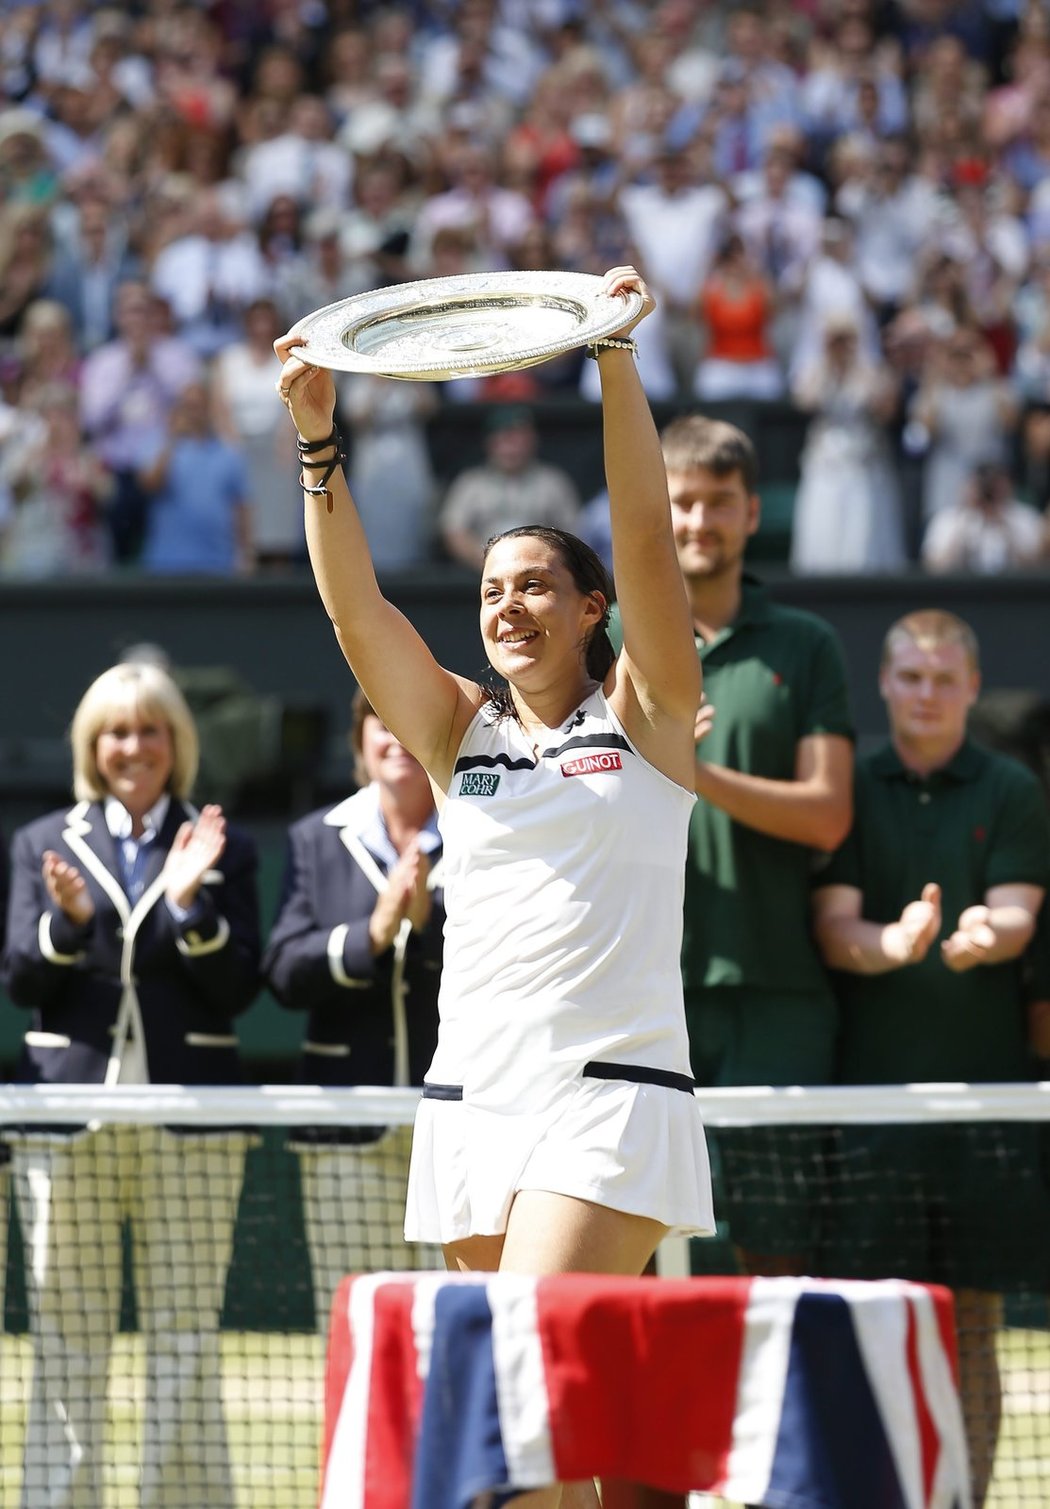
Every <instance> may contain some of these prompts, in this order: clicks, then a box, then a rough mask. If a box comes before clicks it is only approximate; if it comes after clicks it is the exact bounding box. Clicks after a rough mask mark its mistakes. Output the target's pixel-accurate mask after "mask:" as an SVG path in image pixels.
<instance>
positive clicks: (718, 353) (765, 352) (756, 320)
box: [693, 234, 784, 403]
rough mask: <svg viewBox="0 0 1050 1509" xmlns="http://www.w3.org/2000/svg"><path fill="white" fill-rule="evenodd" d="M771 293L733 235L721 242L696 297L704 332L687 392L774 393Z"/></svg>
mask: <svg viewBox="0 0 1050 1509" xmlns="http://www.w3.org/2000/svg"><path fill="white" fill-rule="evenodd" d="M774 313H775V296H774V293H773V290H772V288H771V287H770V285H769V284H768V283H767V281H766V279H765V278H764V277H763V276H762V274H761V273H760V272H759V270H758V269H757V268H756V267H755V265H754V263H753V262H752V260H751V258H750V257H749V256H748V254H747V249H746V248H745V246H744V243H743V241H742V240H741V238H740V237H739V236H738V235H735V234H734V235H731V236H729V237H728V238H727V240H726V241H725V243H724V244H723V246H722V248H721V250H720V252H719V254H718V256H717V258H716V259H715V264H714V266H713V267H712V269H711V272H710V274H709V275H708V277H707V279H706V280H705V282H704V284H703V286H702V288H701V289H700V292H699V294H698V296H697V301H696V317H697V319H698V320H699V321H700V323H701V325H702V326H703V327H704V329H705V330H706V333H707V349H706V351H705V353H704V355H703V357H702V358H701V360H700V361H699V363H698V364H697V368H696V376H695V378H694V381H693V391H694V393H695V394H696V397H697V398H700V399H702V400H704V401H705V402H708V403H710V402H717V401H718V400H719V399H726V398H758V399H763V398H779V397H780V396H781V395H782V393H783V391H784V378H783V374H782V372H781V370H780V363H779V362H778V361H777V359H776V356H775V355H774V352H773V347H772V345H771V343H770V341H769V337H768V330H769V324H770V321H771V320H772V318H773V315H774Z"/></svg>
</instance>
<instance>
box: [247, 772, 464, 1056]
mask: <svg viewBox="0 0 1050 1509" xmlns="http://www.w3.org/2000/svg"><path fill="white" fill-rule="evenodd" d="M377 811H378V802H377V798H376V794H375V791H374V790H373V789H370V788H368V787H365V788H364V789H363V790H361V791H359V792H357V793H355V795H354V796H352V797H350V798H348V799H347V800H346V801H345V802H341V803H340V804H339V805H338V806H337V807H335V808H333V809H332V810H331V811H320V812H313V813H311V814H310V815H309V816H308V817H304V818H302V819H301V820H300V821H299V822H297V823H295V824H293V826H292V828H291V829H290V831H289V843H288V856H287V861H286V865H285V873H284V882H283V885H282V890H281V900H280V905H279V908H278V913H277V919H276V921H275V923H274V927H273V931H272V932H271V934H270V941H269V944H268V946H267V949H266V953H265V955H264V957H263V974H264V975H265V977H266V981H267V984H268V985H269V987H270V989H271V990H272V991H273V994H274V995H275V996H276V998H277V1000H278V1001H279V1002H280V1003H281V1005H282V1006H286V1007H288V1008H289V1009H290V1010H293V1011H307V1012H309V1021H308V1023H307V1028H306V1037H305V1040H304V1042H303V1052H302V1059H301V1063H300V1075H299V1077H300V1081H301V1082H303V1083H307V1084H321V1085H392V1084H397V1083H401V1084H409V1085H420V1084H422V1083H423V1075H424V1073H425V1072H426V1070H427V1069H428V1068H429V1066H430V1060H431V1059H432V1058H433V1056H434V1049H435V1047H436V1045H437V996H438V985H439V982H440V978H441V949H442V930H443V928H444V922H445V912H444V905H443V900H442V893H441V888H440V885H441V864H440V855H439V851H435V853H434V854H432V855H431V856H430V858H431V870H430V875H429V878H428V884H429V885H430V888H431V891H432V894H433V906H432V907H431V912H430V918H429V921H428V922H427V925H426V927H425V929H424V930H423V932H422V933H416V932H414V931H410V930H409V929H408V927H407V925H406V926H404V927H403V928H402V932H401V935H400V937H399V939H398V941H397V942H396V943H395V945H394V946H393V947H391V948H388V949H387V950H386V951H385V952H384V953H383V954H380V955H379V956H378V957H374V956H373V954H372V948H371V944H370V941H369V937H368V919H369V918H370V917H371V915H372V912H373V910H374V909H375V904H376V898H377V896H378V894H379V890H380V889H381V888H383V887H385V885H386V867H385V865H384V863H383V861H382V859H381V858H378V857H377V856H376V855H375V854H373V853H372V851H371V850H370V849H368V848H367V847H366V845H365V844H364V843H363V842H362V835H364V834H366V833H367V831H368V829H369V827H370V826H372V825H373V824H374V823H375V822H376V821H377V820H378V819H377Z"/></svg>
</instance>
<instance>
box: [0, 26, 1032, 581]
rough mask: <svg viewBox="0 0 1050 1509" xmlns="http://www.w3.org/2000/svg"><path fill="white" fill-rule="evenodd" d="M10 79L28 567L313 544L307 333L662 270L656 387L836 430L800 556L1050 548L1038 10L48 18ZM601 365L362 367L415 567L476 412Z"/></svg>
mask: <svg viewBox="0 0 1050 1509" xmlns="http://www.w3.org/2000/svg"><path fill="white" fill-rule="evenodd" d="M0 89H2V91H3V96H2V97H3V107H2V109H0V568H2V570H3V571H4V572H5V573H6V574H8V575H12V576H23V577H25V576H38V577H39V576H46V575H55V574H64V573H71V572H79V573H85V572H97V571H100V570H105V569H108V568H111V567H113V566H121V567H135V568H140V569H144V570H148V571H153V572H164V571H167V572H174V571H178V572H188V571H205V572H209V573H216V572H218V573H232V572H249V571H254V570H276V569H287V568H288V567H289V566H294V565H295V564H296V563H297V562H299V561H301V559H302V552H303V543H302V535H301V523H300V522H299V495H298V488H297V485H296V482H295V477H296V466H295V457H294V454H293V452H292V448H291V446H290V444H286V443H285V442H286V440H287V436H286V434H285V429H286V427H284V426H282V425H281V424H280V423H279V418H280V416H278V415H277V412H276V405H277V399H276V397H275V395H274V394H273V391H272V389H273V376H274V374H275V371H276V367H275V364H274V363H273V361H272V357H271V355H270V351H269V344H270V342H271V340H272V337H273V333H274V332H275V331H277V330H279V329H280V328H282V327H287V325H289V324H290V323H291V322H292V321H294V320H296V319H298V318H299V317H301V316H302V315H304V314H306V313H308V312H309V311H310V310H312V309H314V308H317V307H319V306H321V305H323V304H326V303H330V302H332V301H334V300H336V299H339V298H343V297H346V296H348V295H351V294H353V293H356V292H360V291H364V290H366V289H370V288H374V287H377V286H379V285H382V284H387V283H392V282H397V281H402V280H405V279H412V278H419V277H431V276H442V275H447V274H456V273H466V272H471V271H484V270H491V269H502V268H516V269H529V268H564V269H575V270H580V271H585V272H592V273H600V272H603V271H604V270H605V269H606V268H607V267H609V266H612V265H615V264H618V263H621V262H624V261H633V262H635V263H636V264H637V265H638V266H639V267H640V268H641V269H642V271H643V273H644V275H645V276H646V278H647V279H648V281H649V282H650V284H651V286H652V287H653V289H654V291H655V293H656V294H657V298H658V301H659V310H658V313H657V315H656V316H654V317H653V318H651V319H649V320H647V321H646V322H645V324H644V325H643V326H642V327H641V330H640V343H641V350H640V354H639V360H640V363H641V370H642V373H643V377H644V381H645V384H646V389H647V392H648V394H649V396H650V398H651V399H652V400H654V401H658V400H661V401H672V402H677V403H680V404H681V405H682V406H686V405H700V406H704V407H707V406H710V405H711V404H716V403H718V402H725V401H734V400H744V401H748V402H756V403H767V402H781V401H784V400H788V401H791V402H794V403H795V404H796V405H797V406H798V407H799V409H800V410H801V411H803V412H805V413H807V414H809V415H810V416H811V418H810V420H809V431H808V439H807V443H806V446H805V450H804V453H803V457H802V465H801V471H802V478H801V488H800V493H799V508H798V511H797V515H796V523H797V529H796V535H795V539H794V541H793V546H792V554H791V561H792V565H793V567H794V569H795V570H797V571H800V572H805V571H826V570H831V571H841V570H852V571H875V570H884V571H885V570H895V569H900V568H901V567H905V566H908V565H909V564H911V563H914V562H921V563H922V565H924V566H925V567H926V568H927V569H929V570H931V571H932V570H943V569H949V570H960V569H961V570H974V571H996V570H1001V569H1004V568H1009V567H1016V566H1021V565H1028V564H1031V563H1033V562H1035V561H1038V560H1040V559H1044V560H1045V559H1046V558H1047V552H1048V546H1047V530H1046V525H1045V521H1044V519H1043V511H1044V509H1045V506H1046V503H1047V499H1048V496H1050V7H1048V6H1047V5H1046V4H1045V3H1042V0H794V3H786V0H777V3H775V4H774V3H770V0H764V3H763V0H746V3H743V4H740V5H732V4H721V3H713V0H591V3H588V4H583V3H581V0H431V3H424V0H405V3H403V4H400V5H398V4H389V5H387V4H372V3H369V0H356V3H355V0H270V3H267V4H255V3H252V4H249V3H247V0H198V3H187V0H137V3H132V4H129V5H124V6H121V7H119V8H118V7H116V6H114V5H93V4H91V3H90V0H48V3H24V4H12V5H9V6H6V7H5V8H4V9H3V11H2V13H0ZM587 368H588V364H586V363H585V362H584V360H583V358H582V355H581V354H580V353H578V352H576V353H570V354H569V355H568V356H566V357H565V358H562V359H558V360H555V361H552V362H549V363H547V364H545V365H543V366H541V367H537V368H533V369H529V370H528V371H526V372H517V373H511V374H503V375H500V376H498V377H495V378H491V379H486V380H482V381H459V382H454V383H446V384H444V385H440V387H439V388H438V390H436V391H435V390H434V389H433V388H430V387H428V386H427V385H412V387H413V390H414V391H412V392H411V393H406V392H404V391H393V389H395V388H396V389H398V390H400V389H401V387H402V385H391V384H388V383H378V384H377V383H375V382H374V381H372V380H364V381H362V382H359V383H358V382H356V381H350V380H348V381H347V382H346V383H345V385H344V389H343V392H342V395H341V411H342V417H343V420H344V425H345V428H346V429H347V431H348V434H349V438H350V442H351V466H352V468H353V469H354V470H353V475H354V476H356V478H357V480H358V482H359V485H360V487H361V489H362V503H363V513H364V516H365V518H366V522H368V523H369V525H370V529H374V531H375V540H376V547H377V550H376V554H377V560H379V562H380V564H387V565H390V566H403V565H411V564H414V563H418V562H419V561H422V560H426V559H435V558H441V557H442V555H443V553H444V556H445V558H448V553H447V549H446V547H445V545H444V544H443V542H445V541H447V540H448V538H449V537H450V534H454V533H455V529H456V522H455V517H453V519H452V520H451V521H449V520H446V519H443V518H442V517H441V498H440V496H439V495H438V488H437V487H436V484H435V478H434V474H433V469H432V466H431V464H430V458H429V455H428V452H427V446H426V443H425V440H426V429H425V426H426V423H427V420H428V418H429V417H430V416H431V415H432V414H433V413H434V412H435V410H436V409H437V407H438V406H439V405H441V404H442V403H457V402H462V401H463V400H468V401H479V400H480V401H491V402H493V403H495V402H499V401H505V400H510V401H513V402H515V403H526V404H528V403H530V402H535V401H537V400H540V399H542V400H551V399H555V400H556V399H559V398H561V399H579V398H580V397H583V398H584V399H588V398H593V397H594V396H595V383H596V374H595V373H594V372H593V370H588V369H587ZM406 386H407V385H406ZM188 387H189V388H191V389H192V390H193V391H192V394H191V401H190V408H191V410H192V411H193V414H192V415H191V416H190V418H188V417H187V410H186V405H185V404H184V403H182V402H181V401H180V399H181V396H182V395H183V394H184V393H185V390H186V389H187V388H188ZM231 448H232V450H233V452H235V453H236V454H235V456H234V457H233V458H232V461H231V456H230V454H229V452H230V450H231ZM180 455H181V456H182V458H183V460H182V466H181V479H180V465H179V457H180ZM231 466H232V472H231ZM188 469H192V473H193V477H194V485H193V497H192V498H191V499H186V498H182V499H181V500H180V492H181V490H182V488H183V485H184V481H185V475H186V473H187V470H188ZM234 473H236V477H235V476H234V475H233V474H234ZM990 479H991V480H990ZM992 481H994V485H992ZM597 485H598V481H597V479H596V482H595V486H596V487H597ZM909 485H910V492H909ZM387 488H390V489H391V491H390V495H389V501H388V499H387V495H386V490H387ZM173 510H174V511H173ZM1018 510H1021V512H1018ZM496 511H498V509H496ZM592 512H595V513H596V515H597V517H598V527H599V528H600V513H601V510H600V506H599V507H598V508H597V510H592Z"/></svg>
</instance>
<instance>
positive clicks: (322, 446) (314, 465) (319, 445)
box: [295, 424, 346, 475]
mask: <svg viewBox="0 0 1050 1509" xmlns="http://www.w3.org/2000/svg"><path fill="white" fill-rule="evenodd" d="M330 445H334V446H335V449H336V455H337V456H338V457H340V458H341V459H342V460H343V461H345V460H346V453H345V452H344V450H343V437H342V435H340V433H339V427H338V426H337V425H335V424H333V425H332V433H331V434H330V435H326V436H325V438H324V439H323V440H304V439H303V437H302V436H301V435H296V437H295V448H296V450H297V451H298V452H299V462H300V465H301V466H302V468H303V470H304V471H308V472H323V471H324V470H325V468H326V467H327V465H328V462H327V461H308V460H307V459H306V458H307V457H308V456H312V455H314V454H315V453H316V452H317V451H326V450H327V449H328V447H329V446H330ZM329 475H331V473H329Z"/></svg>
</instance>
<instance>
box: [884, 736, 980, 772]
mask: <svg viewBox="0 0 1050 1509" xmlns="http://www.w3.org/2000/svg"><path fill="white" fill-rule="evenodd" d="M982 763H983V762H982V759H981V751H980V750H979V749H978V747H977V745H976V744H973V743H971V741H970V740H969V739H964V740H963V742H962V744H961V745H960V746H959V748H958V749H957V750H956V752H955V754H954V755H953V756H952V758H951V759H950V760H949V761H948V763H947V765H942V766H941V767H940V769H939V770H931V772H930V774H929V776H928V777H927V779H928V780H931V781H942V780H948V781H959V782H962V781H975V780H976V779H977V777H978V775H979V774H980V770H981V765H982ZM871 769H872V772H873V773H874V774H875V775H878V776H883V777H884V778H885V779H887V780H894V779H896V780H905V781H914V780H920V779H922V778H921V777H917V776H916V775H915V773H914V771H911V770H909V769H908V767H907V766H906V765H905V764H904V763H903V761H902V760H901V757H900V755H899V754H898V753H897V751H896V750H895V749H894V747H893V745H892V744H890V743H887V744H884V745H883V747H882V748H881V749H880V750H878V752H877V753H876V754H874V755H873V756H872V759H871Z"/></svg>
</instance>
